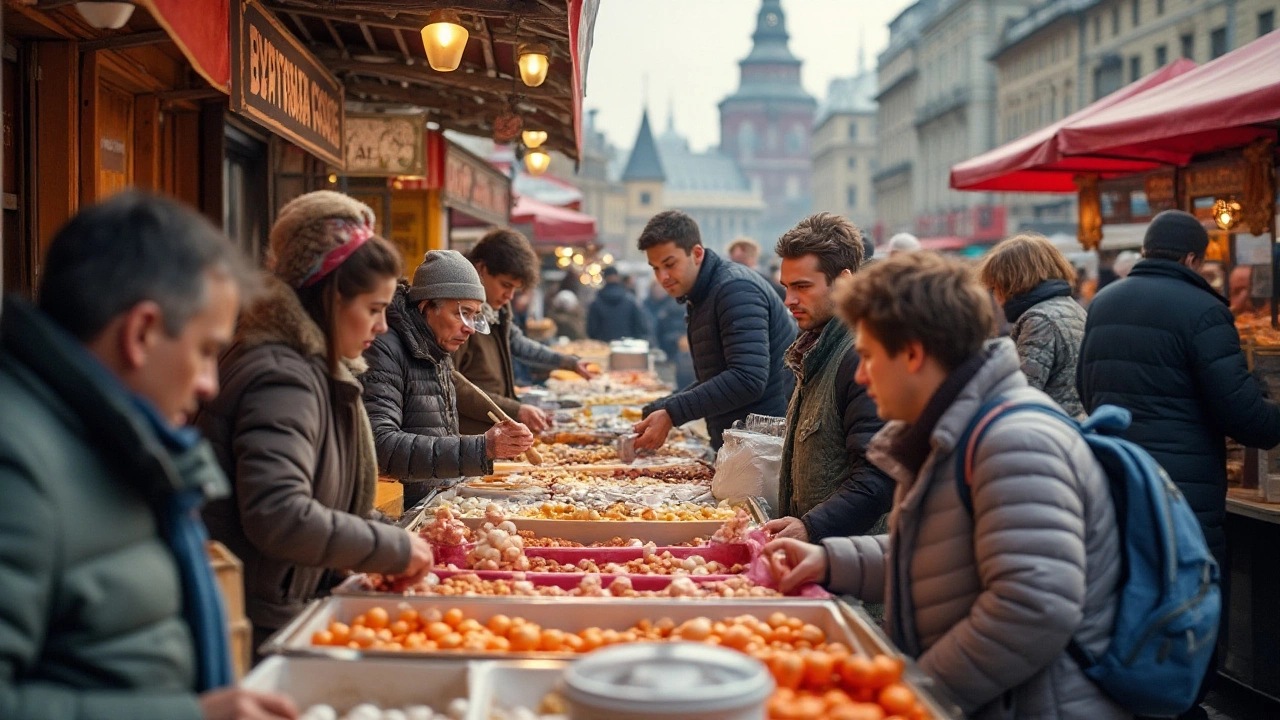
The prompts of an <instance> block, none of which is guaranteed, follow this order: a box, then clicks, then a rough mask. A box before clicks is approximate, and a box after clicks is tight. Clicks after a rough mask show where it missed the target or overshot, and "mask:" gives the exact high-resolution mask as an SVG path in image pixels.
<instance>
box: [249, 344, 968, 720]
mask: <svg viewBox="0 0 1280 720" xmlns="http://www.w3.org/2000/svg"><path fill="white" fill-rule="evenodd" d="M601 361H602V362H603V363H606V365H605V367H607V366H608V365H607V363H608V362H609V358H608V357H607V356H606V357H603V358H601ZM575 377H576V376H575ZM668 392H670V388H669V387H667V386H665V385H663V384H662V383H661V382H660V381H659V380H658V379H657V378H656V377H655V376H654V375H653V374H652V373H651V372H648V371H644V370H618V371H612V372H606V373H604V374H602V375H601V376H600V377H597V378H595V379H593V380H591V381H585V380H582V379H581V378H577V379H573V378H570V377H568V376H563V377H555V378H552V379H551V380H550V381H549V382H548V385H547V387H546V388H538V389H536V390H531V391H530V392H529V394H527V395H526V397H524V398H522V399H523V400H525V401H527V402H536V403H538V404H539V405H541V406H542V407H544V408H547V409H549V410H551V411H552V412H554V414H555V421H556V422H555V425H554V426H553V428H552V429H550V430H548V431H547V432H545V433H543V434H542V435H541V436H540V438H539V441H538V443H537V444H536V445H535V447H534V450H535V452H534V453H531V454H530V456H529V457H526V458H524V459H522V460H520V461H514V462H509V463H498V464H497V466H496V467H495V471H494V474H492V475H489V476H485V477H474V478H464V479H462V480H461V481H460V482H458V483H456V484H454V485H452V486H450V487H447V488H442V489H441V490H439V491H437V492H436V493H434V494H432V495H429V496H428V497H427V498H426V499H424V501H423V502H422V504H421V505H419V506H418V507H416V508H412V509H410V510H409V511H408V512H407V513H406V515H405V518H404V519H403V521H402V524H403V525H404V526H405V527H407V528H410V529H414V530H418V531H419V532H421V533H422V535H423V536H424V537H425V538H427V539H428V540H430V541H431V542H432V543H433V546H434V548H435V552H436V569H435V570H434V571H433V573H432V575H430V576H428V578H427V579H426V580H424V581H422V582H419V583H417V584H415V585H412V586H408V587H405V586H403V585H402V584H400V583H398V582H397V581H396V579H395V578H389V577H382V576H377V575H355V576H352V577H350V578H348V580H347V581H346V582H344V583H343V584H342V585H341V586H339V587H338V588H336V589H335V591H334V594H333V595H332V596H331V597H328V598H325V599H323V600H320V601H317V602H315V603H313V604H312V605H311V606H310V607H309V608H308V609H307V610H306V611H305V612H303V613H302V614H301V615H300V616H299V617H297V618H296V619H295V620H294V621H293V622H292V623H291V624H290V625H289V626H287V627H286V628H284V629H283V630H281V631H280V632H279V633H278V634H277V635H276V636H275V637H274V638H272V639H271V640H270V641H269V642H268V644H267V646H266V647H265V648H264V650H265V652H266V653H268V654H270V655H273V657H269V658H268V659H267V660H266V661H265V662H263V663H262V664H261V665H260V666H259V667H258V668H257V669H256V670H255V672H254V673H253V674H252V675H251V676H250V677H249V678H248V680H247V681H246V684H247V685H248V686H250V687H259V688H272V689H281V690H284V691H286V692H288V693H290V694H291V695H292V696H293V697H294V698H295V699H296V700H297V701H298V703H299V705H300V706H301V707H303V708H304V709H307V712H308V714H307V715H305V716H304V717H306V718H308V719H309V720H320V718H328V719H333V718H339V717H341V718H350V719H352V720H356V719H360V720H363V719H365V718H368V720H374V719H375V718H388V717H390V718H401V717H404V718H406V719H407V718H424V719H434V718H438V717H448V718H459V719H460V718H466V719H474V720H484V719H488V718H536V717H550V718H563V717H566V716H567V714H566V713H568V711H569V709H570V708H571V707H574V706H576V707H578V709H579V710H581V709H582V707H583V705H582V703H584V702H586V701H585V700H584V696H583V695H582V694H581V693H580V692H579V691H578V689H577V685H576V684H575V683H576V680H575V679H574V678H575V674H576V673H579V672H581V673H587V674H590V668H591V664H590V663H592V662H596V661H597V658H598V657H600V656H596V655H591V656H589V657H588V653H591V652H592V651H594V650H598V649H604V648H608V649H610V650H624V651H625V649H626V648H632V647H633V648H636V650H637V651H646V650H645V646H642V645H641V644H651V643H657V644H663V645H670V644H672V643H675V642H677V641H684V642H683V643H681V644H680V645H678V646H673V647H674V648H677V649H673V650H671V651H670V652H672V653H677V654H679V653H694V654H695V656H696V659H691V660H689V662H690V663H692V665H691V667H697V668H702V669H704V670H706V671H707V672H708V678H713V677H719V678H723V677H724V676H725V674H726V673H728V674H732V673H731V672H730V669H726V666H725V665H724V664H723V663H725V662H728V663H729V665H730V666H732V665H733V663H734V662H742V663H745V664H744V665H743V666H742V671H743V672H748V673H750V672H752V671H753V669H754V671H755V672H759V673H760V676H759V677H757V678H756V679H755V680H754V681H753V683H754V685H753V687H754V690H753V692H754V693H755V695H754V700H753V699H752V698H751V697H748V696H746V695H744V694H742V693H741V692H738V693H736V695H735V698H736V702H738V703H739V704H742V703H744V701H745V703H746V705H748V706H749V705H750V704H751V703H752V702H754V703H755V705H756V707H759V706H760V705H761V704H766V707H767V712H768V716H769V717H776V718H783V717H798V716H803V717H810V716H812V717H819V716H822V717H832V718H862V717H866V718H870V717H885V716H888V715H893V714H896V715H901V716H902V717H904V718H938V719H941V718H951V717H958V715H957V714H956V713H955V711H954V708H950V707H945V706H944V705H943V704H941V703H939V702H938V701H937V700H936V699H934V698H933V697H932V696H931V695H930V693H929V689H928V688H929V686H928V681H927V678H925V677H924V676H923V675H922V674H921V673H919V671H917V670H916V669H915V668H914V667H913V666H911V665H910V663H908V662H907V661H906V660H905V659H904V658H903V657H902V656H901V655H900V654H899V653H898V652H897V650H896V649H894V648H893V647H892V646H891V645H890V644H889V643H888V642H887V641H886V640H885V638H884V636H883V635H881V634H880V633H879V631H878V630H877V629H876V628H875V625H874V622H873V621H872V620H871V619H870V618H869V617H868V616H867V615H866V614H865V613H864V612H863V611H862V610H861V608H860V606H857V605H856V604H850V603H849V602H845V601H843V600H839V599H837V598H833V597H831V596H830V595H828V594H827V593H826V592H825V591H823V590H822V589H821V588H819V587H817V586H808V587H806V588H803V589H802V590H801V591H800V592H799V593H798V594H796V595H793V596H784V595H783V594H782V593H780V592H779V591H778V589H777V586H776V584H775V581H774V579H773V573H772V572H771V568H770V566H769V562H770V561H769V559H768V558H767V557H765V556H764V555H763V553H762V548H763V543H764V540H765V537H764V534H763V532H762V531H761V530H760V528H759V525H760V524H761V523H762V522H764V521H765V520H766V516H765V514H764V511H763V509H762V505H761V503H760V502H759V501H758V499H757V498H753V497H717V496H716V494H715V492H714V491H713V478H714V474H715V473H714V470H713V468H712V466H711V465H710V464H709V463H708V462H707V460H708V458H709V452H708V445H707V439H706V437H705V435H701V434H700V433H699V430H698V429H697V428H696V427H686V428H680V429H677V430H675V431H673V436H672V437H671V438H670V441H669V442H668V443H667V444H666V445H665V446H664V447H663V448H662V449H661V450H659V451H655V452H652V453H641V454H640V455H639V456H638V457H637V456H635V453H634V452H632V451H629V450H628V447H627V443H626V439H627V438H628V437H629V433H630V429H631V425H632V424H633V423H634V422H635V421H636V420H638V419H639V418H640V406H641V405H642V404H643V403H645V402H648V401H650V400H652V399H654V398H657V397H661V396H662V395H664V394H666V393H668ZM694 643H696V645H694ZM709 646H719V647H720V648H728V649H730V650H732V651H734V652H731V653H722V654H721V656H720V657H719V658H718V659H716V658H715V657H710V658H708V657H702V656H701V655H700V654H699V653H701V652H703V649H704V648H708V647H709ZM712 655H713V656H714V655H715V653H714V652H713V653H712ZM664 657H665V656H664ZM726 657H727V660H726ZM747 657H751V658H756V659H758V660H760V661H762V663H763V664H755V663H751V662H749V661H746V660H745V658H747ZM735 658H736V659H737V660H736V661H735ZM637 662H639V661H637ZM666 662H675V661H674V660H671V659H669V658H668V660H667V661H666ZM717 662H718V663H721V664H719V665H716V664H715V663H717ZM766 668H767V671H766ZM428 677H429V678H430V679H429V680H420V679H419V678H428ZM714 684H715V683H714V682H713V681H712V680H711V679H708V680H707V681H706V682H705V683H699V684H698V685H697V687H693V688H691V690H690V692H692V693H693V695H692V696H690V697H688V698H685V699H684V701H685V702H689V703H693V704H691V705H689V706H688V707H689V708H690V711H689V712H688V714H684V713H680V714H678V715H673V717H674V716H680V717H691V718H692V717H702V716H703V715H701V714H699V713H697V712H695V711H694V709H693V708H694V707H695V706H699V705H698V703H703V704H704V705H705V703H707V702H709V700H708V698H713V697H714V696H715V689H714ZM649 692H650V694H653V692H654V689H653V688H650V690H649ZM625 694H626V693H625V692H623V691H618V694H613V693H605V694H604V696H603V697H597V698H595V700H594V701H593V702H622V698H623V696H625ZM663 695H664V697H666V698H667V700H668V701H671V698H676V697H679V696H680V693H679V692H678V691H677V690H675V689H668V690H667V692H664V693H663ZM699 707H700V706H699ZM392 709H395V710H393V711H392V712H390V713H388V712H387V711H388V710H392ZM746 709H747V710H750V707H746ZM396 711H398V712H400V713H401V714H395V713H396ZM796 712H802V713H803V714H802V715H795V713H796ZM741 716H742V717H749V716H751V715H741ZM715 717H722V715H716V716H715ZM723 717H729V716H728V715H724V716H723ZM735 717H736V716H735Z"/></svg>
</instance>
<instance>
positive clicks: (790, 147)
mask: <svg viewBox="0 0 1280 720" xmlns="http://www.w3.org/2000/svg"><path fill="white" fill-rule="evenodd" d="M787 152H788V153H790V154H792V155H800V154H802V153H804V128H803V127H801V126H800V125H794V126H792V128H791V130H790V131H788V132H787Z"/></svg>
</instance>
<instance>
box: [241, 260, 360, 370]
mask: <svg viewBox="0 0 1280 720" xmlns="http://www.w3.org/2000/svg"><path fill="white" fill-rule="evenodd" d="M263 286H264V287H263V292H262V295H261V296H259V297H258V299H257V300H256V301H254V302H253V304H251V305H250V306H249V307H247V308H245V310H244V312H243V313H241V315H240V323H239V326H238V327H237V328H236V339H235V348H236V350H238V351H245V350H249V349H252V348H255V347H259V346H262V345H270V344H280V345H285V346H287V347H289V348H292V349H293V350H296V351H297V352H298V353H300V354H301V355H303V356H305V357H318V358H321V359H325V360H326V362H327V357H328V350H327V347H326V345H327V343H326V340H325V335H324V331H322V330H321V329H320V326H318V325H316V323H315V321H314V320H312V319H311V316H310V315H308V314H307V311H306V310H305V309H304V308H303V307H302V301H301V300H300V299H299V298H298V293H296V292H294V290H293V288H291V287H289V286H288V285H286V284H285V283H284V281H282V280H280V279H279V278H277V277H275V276H274V275H272V276H268V277H267V278H266V279H265V280H264V282H263ZM366 368H367V366H366V365H365V361H364V358H362V357H357V358H343V359H342V362H341V363H340V364H339V370H338V373H337V374H336V375H335V379H337V380H342V381H346V382H356V376H358V375H360V374H361V373H363V372H364V371H365V369H366Z"/></svg>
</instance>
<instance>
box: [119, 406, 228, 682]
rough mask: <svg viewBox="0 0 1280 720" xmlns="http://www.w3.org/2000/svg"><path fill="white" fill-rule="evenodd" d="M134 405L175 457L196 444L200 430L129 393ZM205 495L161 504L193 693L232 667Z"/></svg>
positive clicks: (190, 492) (194, 492) (191, 493)
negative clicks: (203, 513) (191, 661)
mask: <svg viewBox="0 0 1280 720" xmlns="http://www.w3.org/2000/svg"><path fill="white" fill-rule="evenodd" d="M132 400H133V404H134V406H135V407H136V408H137V409H138V410H139V411H140V413H141V414H142V416H143V417H145V418H146V419H147V421H148V423H149V424H150V426H151V428H152V429H153V430H155V433H156V436H157V437H158V438H159V439H160V441H161V442H162V443H163V444H164V446H165V448H166V449H168V450H169V451H170V452H171V453H172V454H173V455H174V459H175V461H180V458H181V457H182V456H185V455H187V453H189V452H190V451H192V450H194V449H195V447H196V445H198V444H199V443H200V439H201V437H200V431H199V430H196V429H195V428H193V427H182V428H176V427H173V425H171V424H170V423H169V421H168V420H166V419H165V418H164V417H163V416H161V414H160V412H159V411H158V410H156V407H155V406H154V405H152V404H151V402H149V401H148V400H146V399H145V398H142V397H139V396H137V395H133V396H132ZM204 500H205V498H204V493H203V492H202V491H201V490H200V489H198V488H192V489H187V490H179V491H177V492H175V493H174V494H173V496H172V497H170V498H169V499H168V503H167V506H166V507H165V508H164V512H165V517H164V527H165V530H166V535H167V539H168V541H169V549H170V550H172V551H173V557H174V559H175V560H176V561H177V564H178V572H179V573H180V574H181V577H182V587H183V589H184V591H185V592H184V593H183V598H182V615H183V618H184V619H185V620H186V622H187V625H188V626H189V627H190V628H191V635H192V637H193V638H194V640H195V646H196V673H197V675H196V682H197V687H196V690H197V692H204V691H206V690H215V689H217V688H221V687H226V686H228V685H230V684H232V683H233V682H235V675H234V674H233V672H232V668H231V642H230V639H229V638H228V637H227V613H226V610H225V608H223V606H222V593H221V592H220V591H219V590H218V583H217V581H216V580H215V578H214V576H213V568H212V567H211V566H210V564H209V554H208V551H207V549H206V548H207V546H208V542H209V532H208V531H207V530H206V529H205V526H204V521H203V520H202V519H201V518H200V507H201V506H202V505H204Z"/></svg>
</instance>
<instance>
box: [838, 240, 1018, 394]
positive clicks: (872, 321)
mask: <svg viewBox="0 0 1280 720" xmlns="http://www.w3.org/2000/svg"><path fill="white" fill-rule="evenodd" d="M836 307H837V309H838V311H839V313H840V317H841V318H843V319H844V321H845V323H846V324H848V325H849V327H852V328H856V327H857V325H858V323H862V325H863V327H865V328H866V329H868V330H870V332H871V334H872V335H873V336H874V337H875V339H876V340H878V341H879V342H880V344H881V345H884V348H885V350H886V351H888V352H889V354H890V355H897V354H898V353H899V352H901V351H902V349H903V348H904V347H906V345H907V343H909V342H913V341H916V342H919V343H920V344H921V345H923V346H924V351H925V352H926V353H927V354H928V355H929V356H931V357H933V358H935V359H936V360H937V361H938V362H939V363H941V364H942V366H943V367H944V368H946V369H947V370H948V371H950V370H954V369H955V368H956V367H957V366H959V365H960V364H961V363H962V362H964V361H965V360H967V359H968V358H970V357H972V356H973V355H974V354H975V353H977V352H978V351H979V350H981V349H982V344H983V342H985V341H986V339H987V338H988V337H989V336H990V334H991V327H992V321H993V319H994V315H993V311H992V308H991V298H990V297H989V296H988V295H987V292H986V290H983V289H982V286H981V285H979V284H978V281H977V278H975V277H974V274H973V272H972V270H970V268H969V267H967V266H965V265H964V264H962V263H961V262H959V261H957V260H952V259H949V258H944V257H942V256H941V255H938V254H937V253H933V252H916V253H907V254H902V255H895V256H893V257H891V258H889V259H887V260H884V261H882V262H877V263H875V264H873V265H871V266H869V267H867V269H865V270H863V271H862V272H860V273H858V274H856V275H854V276H853V277H852V278H850V279H849V280H846V281H842V282H841V283H840V284H839V285H838V286H837V292H836Z"/></svg>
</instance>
